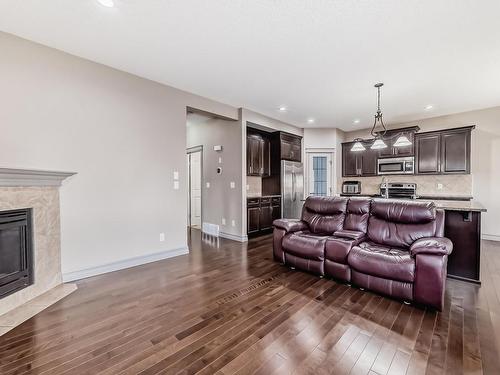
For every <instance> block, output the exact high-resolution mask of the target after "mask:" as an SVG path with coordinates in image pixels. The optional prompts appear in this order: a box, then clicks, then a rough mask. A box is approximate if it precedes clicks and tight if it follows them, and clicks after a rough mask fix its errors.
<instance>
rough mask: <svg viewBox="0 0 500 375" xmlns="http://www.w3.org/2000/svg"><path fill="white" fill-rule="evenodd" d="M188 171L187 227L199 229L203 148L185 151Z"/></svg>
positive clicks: (200, 221) (198, 147)
mask: <svg viewBox="0 0 500 375" xmlns="http://www.w3.org/2000/svg"><path fill="white" fill-rule="evenodd" d="M186 157H187V170H188V187H189V189H188V192H189V194H188V226H189V227H191V228H197V229H201V223H202V208H201V204H202V194H201V191H202V189H201V184H202V181H203V172H202V171H203V146H197V147H192V148H189V149H188V150H187V155H186Z"/></svg>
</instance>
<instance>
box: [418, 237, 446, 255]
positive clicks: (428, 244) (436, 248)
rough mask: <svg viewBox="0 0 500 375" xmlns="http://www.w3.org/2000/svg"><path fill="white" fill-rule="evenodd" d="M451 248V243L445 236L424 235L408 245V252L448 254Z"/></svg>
mask: <svg viewBox="0 0 500 375" xmlns="http://www.w3.org/2000/svg"><path fill="white" fill-rule="evenodd" d="M452 250H453V243H452V242H451V241H450V240H449V239H448V238H445V237H426V238H421V239H419V240H417V241H415V242H414V243H413V244H412V245H411V246H410V254H411V255H412V256H415V255H417V254H433V255H449V254H450V253H451V251H452Z"/></svg>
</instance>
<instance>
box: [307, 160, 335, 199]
mask: <svg viewBox="0 0 500 375" xmlns="http://www.w3.org/2000/svg"><path fill="white" fill-rule="evenodd" d="M307 188H308V191H307V195H319V196H327V195H333V154H332V153H319V152H308V153H307Z"/></svg>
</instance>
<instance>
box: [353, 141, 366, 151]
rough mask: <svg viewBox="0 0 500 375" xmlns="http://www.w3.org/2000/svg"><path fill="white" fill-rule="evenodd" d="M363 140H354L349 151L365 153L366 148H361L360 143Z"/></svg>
mask: <svg viewBox="0 0 500 375" xmlns="http://www.w3.org/2000/svg"><path fill="white" fill-rule="evenodd" d="M362 141H363V140H362V139H361V138H356V139H355V140H354V144H353V145H352V147H351V151H353V152H360V151H365V150H366V148H365V146H363V144H362V143H361V142H362Z"/></svg>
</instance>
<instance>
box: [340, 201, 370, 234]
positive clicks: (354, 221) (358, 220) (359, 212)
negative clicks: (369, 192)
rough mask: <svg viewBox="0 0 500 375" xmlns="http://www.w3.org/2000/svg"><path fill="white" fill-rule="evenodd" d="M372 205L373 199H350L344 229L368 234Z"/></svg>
mask: <svg viewBox="0 0 500 375" xmlns="http://www.w3.org/2000/svg"><path fill="white" fill-rule="evenodd" d="M370 205H371V199H368V198H351V199H349V202H348V203H347V212H346V216H345V221H344V229H345V230H354V231H358V232H363V233H366V231H367V229H368V218H369V217H370Z"/></svg>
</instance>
